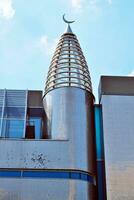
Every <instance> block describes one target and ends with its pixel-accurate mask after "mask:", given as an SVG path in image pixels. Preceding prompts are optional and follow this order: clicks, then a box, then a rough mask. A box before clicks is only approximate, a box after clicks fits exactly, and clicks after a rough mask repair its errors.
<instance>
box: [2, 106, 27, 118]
mask: <svg viewBox="0 0 134 200" xmlns="http://www.w3.org/2000/svg"><path fill="white" fill-rule="evenodd" d="M24 116H25V107H5V111H4V118H17V119H18V118H19V119H23V118H24Z"/></svg>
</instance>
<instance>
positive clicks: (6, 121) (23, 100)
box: [0, 89, 27, 138]
mask: <svg viewBox="0 0 134 200" xmlns="http://www.w3.org/2000/svg"><path fill="white" fill-rule="evenodd" d="M26 107H27V91H26V90H6V89H5V90H0V117H1V118H0V122H1V129H0V136H1V137H6V138H23V137H24V136H25V122H26Z"/></svg>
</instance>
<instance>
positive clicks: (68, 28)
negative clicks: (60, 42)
mask: <svg viewBox="0 0 134 200" xmlns="http://www.w3.org/2000/svg"><path fill="white" fill-rule="evenodd" d="M63 21H64V22H65V23H67V28H66V31H65V33H73V32H72V29H71V27H70V24H72V23H74V22H75V21H69V20H66V19H65V14H64V15H63Z"/></svg>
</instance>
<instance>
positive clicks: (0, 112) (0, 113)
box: [0, 107, 2, 117]
mask: <svg viewBox="0 0 134 200" xmlns="http://www.w3.org/2000/svg"><path fill="white" fill-rule="evenodd" d="M1 116H2V107H0V117H1Z"/></svg>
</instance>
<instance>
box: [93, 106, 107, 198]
mask: <svg viewBox="0 0 134 200" xmlns="http://www.w3.org/2000/svg"><path fill="white" fill-rule="evenodd" d="M94 110H95V133H96V158H97V188H98V200H106V186H105V185H106V183H105V163H104V149H103V127H102V110H101V105H95V106H94Z"/></svg>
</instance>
